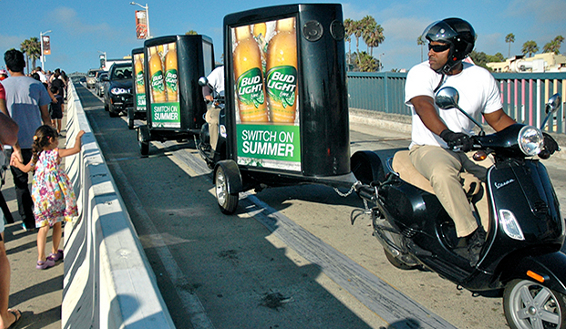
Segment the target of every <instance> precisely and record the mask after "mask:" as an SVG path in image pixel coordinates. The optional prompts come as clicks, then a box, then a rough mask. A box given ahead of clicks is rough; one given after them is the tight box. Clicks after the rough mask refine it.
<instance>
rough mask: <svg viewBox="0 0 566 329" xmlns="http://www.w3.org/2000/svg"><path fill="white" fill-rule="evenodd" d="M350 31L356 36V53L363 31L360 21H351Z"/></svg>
mask: <svg viewBox="0 0 566 329" xmlns="http://www.w3.org/2000/svg"><path fill="white" fill-rule="evenodd" d="M352 31H353V32H354V36H355V37H356V53H359V52H360V37H361V36H362V33H363V27H362V24H361V21H352Z"/></svg>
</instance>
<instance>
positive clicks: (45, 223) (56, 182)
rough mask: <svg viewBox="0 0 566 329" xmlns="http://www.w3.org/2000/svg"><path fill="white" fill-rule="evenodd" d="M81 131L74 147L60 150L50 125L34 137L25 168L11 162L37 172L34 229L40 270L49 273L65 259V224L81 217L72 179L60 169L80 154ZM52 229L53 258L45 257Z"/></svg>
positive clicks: (34, 189)
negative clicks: (64, 160)
mask: <svg viewBox="0 0 566 329" xmlns="http://www.w3.org/2000/svg"><path fill="white" fill-rule="evenodd" d="M83 135H84V131H83V130H81V131H79V133H78V134H77V137H76V139H75V145H74V146H73V147H72V148H69V149H63V148H59V147H58V145H59V143H58V134H57V131H56V130H55V129H54V128H53V127H51V126H47V125H43V126H41V127H39V128H38V129H37V130H36V132H35V135H34V137H33V158H32V160H31V161H30V162H29V163H28V164H26V165H24V164H23V163H22V162H20V161H18V159H17V158H12V161H11V163H10V164H11V165H12V166H15V167H17V168H18V169H20V170H21V171H23V172H26V173H27V172H30V171H31V170H32V169H34V170H35V173H34V175H33V184H32V199H33V202H34V210H33V213H34V215H35V227H36V228H38V229H39V231H38V232H37V252H38V257H37V264H36V268H37V269H42V270H43V269H46V268H49V267H51V266H53V265H55V262H57V261H59V260H62V259H63V250H60V249H59V243H60V242H61V236H62V222H63V221H71V220H72V218H73V217H75V216H77V215H78V212H77V202H76V198H75V193H74V191H73V187H72V184H71V181H70V180H69V177H68V176H67V174H66V173H65V171H64V170H63V168H62V167H61V166H60V162H61V158H64V157H66V156H70V155H73V154H77V153H79V152H80V151H81V137H82V136H83ZM50 227H53V236H52V242H53V246H52V249H51V254H50V255H49V256H48V257H46V256H45V245H46V241H47V232H48V231H49V228H50Z"/></svg>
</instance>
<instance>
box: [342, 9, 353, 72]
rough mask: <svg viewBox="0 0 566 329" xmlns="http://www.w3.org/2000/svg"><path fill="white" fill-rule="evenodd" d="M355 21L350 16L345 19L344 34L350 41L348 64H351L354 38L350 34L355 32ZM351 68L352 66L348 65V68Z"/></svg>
mask: <svg viewBox="0 0 566 329" xmlns="http://www.w3.org/2000/svg"><path fill="white" fill-rule="evenodd" d="M353 23H354V21H353V20H351V19H349V18H347V19H345V20H344V32H345V33H344V34H345V39H346V41H348V66H350V64H351V62H350V57H352V51H351V45H352V38H351V37H350V36H351V35H352V34H353V33H354V31H353V29H352V27H353ZM349 69H350V68H349V67H348V70H349Z"/></svg>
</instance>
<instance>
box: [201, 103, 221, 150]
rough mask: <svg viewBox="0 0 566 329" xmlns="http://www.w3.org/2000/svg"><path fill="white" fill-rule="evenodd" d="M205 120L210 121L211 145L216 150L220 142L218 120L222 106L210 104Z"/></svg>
mask: <svg viewBox="0 0 566 329" xmlns="http://www.w3.org/2000/svg"><path fill="white" fill-rule="evenodd" d="M207 107H208V108H207V110H206V116H205V120H206V122H208V133H209V134H210V147H212V149H213V150H215V151H216V144H218V120H219V116H220V108H217V107H215V106H213V105H208V106H207Z"/></svg>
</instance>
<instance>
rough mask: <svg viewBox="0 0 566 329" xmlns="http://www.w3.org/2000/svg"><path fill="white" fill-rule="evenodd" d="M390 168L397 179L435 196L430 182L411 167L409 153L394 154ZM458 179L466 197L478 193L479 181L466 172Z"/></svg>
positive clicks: (479, 188)
mask: <svg viewBox="0 0 566 329" xmlns="http://www.w3.org/2000/svg"><path fill="white" fill-rule="evenodd" d="M392 166H393V170H395V171H396V172H397V173H398V174H399V177H401V179H402V180H404V181H406V182H407V183H409V184H411V185H414V186H416V187H418V188H420V189H421V190H424V191H427V192H429V193H431V194H435V193H434V190H433V189H432V186H431V185H430V181H429V180H428V179H426V178H425V177H424V176H423V175H421V173H420V172H419V171H418V170H417V169H416V168H415V166H413V163H412V162H411V159H410V158H409V151H399V152H397V153H395V156H394V157H393V162H392ZM460 179H461V181H462V188H463V189H464V191H465V192H466V195H467V196H468V197H472V196H473V195H475V194H477V193H479V192H480V190H481V181H480V179H479V178H477V177H476V176H474V175H472V174H470V173H467V172H462V173H460Z"/></svg>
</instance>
